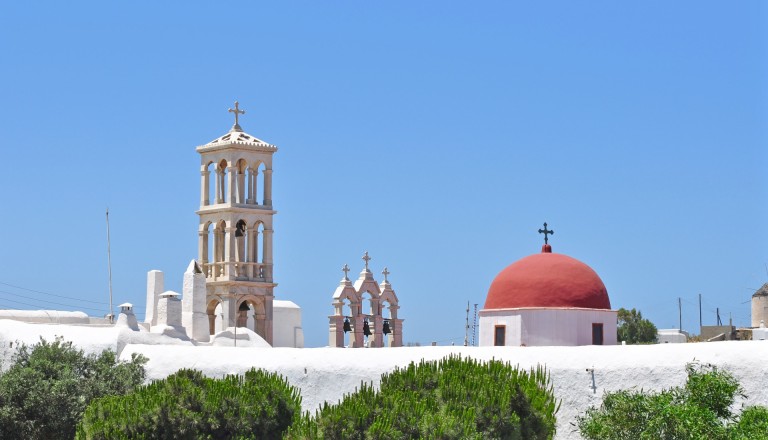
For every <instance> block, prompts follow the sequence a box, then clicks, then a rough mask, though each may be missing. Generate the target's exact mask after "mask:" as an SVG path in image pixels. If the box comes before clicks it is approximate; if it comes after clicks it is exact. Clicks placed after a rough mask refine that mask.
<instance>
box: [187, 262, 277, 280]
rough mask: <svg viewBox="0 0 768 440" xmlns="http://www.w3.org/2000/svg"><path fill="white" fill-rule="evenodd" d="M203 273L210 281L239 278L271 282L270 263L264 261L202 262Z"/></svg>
mask: <svg viewBox="0 0 768 440" xmlns="http://www.w3.org/2000/svg"><path fill="white" fill-rule="evenodd" d="M202 266H203V273H204V274H205V277H206V278H207V279H208V280H210V281H217V280H241V281H260V282H272V265H271V264H264V263H249V262H230V261H220V262H216V263H203V264H202Z"/></svg>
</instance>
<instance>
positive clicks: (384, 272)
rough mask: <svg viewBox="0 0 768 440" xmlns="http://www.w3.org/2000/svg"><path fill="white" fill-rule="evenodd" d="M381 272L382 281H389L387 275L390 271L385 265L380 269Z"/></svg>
mask: <svg viewBox="0 0 768 440" xmlns="http://www.w3.org/2000/svg"><path fill="white" fill-rule="evenodd" d="M381 273H382V274H383V275H384V282H385V283H388V282H389V281H388V280H387V275H389V273H390V272H389V271H388V270H387V268H386V267H385V268H384V270H382V271H381Z"/></svg>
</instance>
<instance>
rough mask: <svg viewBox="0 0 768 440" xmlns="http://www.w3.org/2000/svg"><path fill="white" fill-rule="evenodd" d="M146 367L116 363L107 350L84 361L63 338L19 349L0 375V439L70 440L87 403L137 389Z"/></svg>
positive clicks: (136, 361)
mask: <svg viewBox="0 0 768 440" xmlns="http://www.w3.org/2000/svg"><path fill="white" fill-rule="evenodd" d="M145 362H146V359H145V358H144V357H142V356H134V357H132V359H131V361H130V362H118V361H117V358H116V356H115V353H114V352H113V351H110V350H106V351H104V352H102V353H101V354H98V355H97V354H90V355H85V354H84V353H83V351H82V350H78V349H76V348H75V347H73V346H72V343H71V342H64V340H63V339H61V338H56V340H54V341H53V342H47V341H45V340H44V339H42V338H41V339H40V342H39V343H37V344H34V345H32V346H27V345H25V344H22V345H20V346H19V347H18V348H17V349H16V353H15V354H14V356H13V360H12V364H11V366H10V368H9V369H8V371H6V372H5V373H2V374H1V375H0V439H20V438H23V439H32V440H34V439H45V440H56V439H66V440H70V439H72V438H73V437H74V435H75V426H76V425H77V423H78V421H79V420H80V417H81V416H82V414H83V411H85V408H86V406H88V404H89V403H90V402H91V400H93V399H95V398H99V397H102V396H108V395H119V394H125V393H127V392H129V391H131V390H132V389H133V388H134V387H136V386H138V385H140V384H141V383H142V382H143V381H144V363H145Z"/></svg>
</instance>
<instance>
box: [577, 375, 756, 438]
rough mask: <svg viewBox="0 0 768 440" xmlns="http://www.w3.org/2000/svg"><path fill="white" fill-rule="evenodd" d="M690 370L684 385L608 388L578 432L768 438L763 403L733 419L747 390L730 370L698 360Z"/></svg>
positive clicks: (585, 434) (580, 422)
mask: <svg viewBox="0 0 768 440" xmlns="http://www.w3.org/2000/svg"><path fill="white" fill-rule="evenodd" d="M686 371H687V373H688V379H687V381H686V383H685V385H684V386H683V387H675V388H671V389H669V390H664V391H661V392H659V393H653V392H645V391H643V390H640V391H628V390H622V391H617V392H613V393H606V394H605V396H604V397H603V403H602V405H601V406H600V408H590V409H589V410H587V412H586V414H585V415H584V416H583V417H579V418H578V427H579V432H580V433H581V435H582V436H583V437H584V438H585V439H588V440H619V439H630V438H631V439H670V440H688V439H691V440H694V439H696V440H698V439H704V438H706V439H708V440H719V439H723V440H725V439H743V440H747V439H765V438H768V411H767V410H766V409H765V408H763V407H752V408H748V409H746V410H745V411H744V412H743V413H742V415H741V418H740V419H739V420H738V421H737V422H734V420H736V416H735V415H734V414H733V413H732V412H731V407H732V405H733V403H734V402H735V399H736V397H737V396H741V397H744V394H743V392H742V389H741V387H740V386H739V383H738V381H737V380H736V379H735V378H734V377H733V376H732V375H731V374H730V373H728V372H725V371H721V370H718V369H717V368H716V367H713V366H702V365H699V364H689V365H688V366H687V367H686Z"/></svg>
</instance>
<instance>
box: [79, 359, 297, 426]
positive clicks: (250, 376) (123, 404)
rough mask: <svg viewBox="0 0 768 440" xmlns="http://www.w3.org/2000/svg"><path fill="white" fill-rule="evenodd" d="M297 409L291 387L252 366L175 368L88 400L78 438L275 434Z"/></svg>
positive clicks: (285, 424) (295, 393)
mask: <svg viewBox="0 0 768 440" xmlns="http://www.w3.org/2000/svg"><path fill="white" fill-rule="evenodd" d="M300 411H301V397H300V395H299V392H298V390H297V389H296V388H294V387H292V386H291V385H289V384H288V382H287V381H286V380H285V379H284V378H283V377H282V376H280V375H278V374H275V373H268V372H266V371H264V370H257V369H251V370H249V371H247V372H246V373H245V376H239V375H229V376H225V377H224V378H223V379H212V378H208V377H205V376H203V374H202V373H201V372H199V371H196V370H186V369H185V370H179V371H178V372H176V373H175V374H173V375H171V376H168V377H167V378H165V379H163V380H158V381H155V382H152V383H151V384H149V385H146V386H142V387H139V388H138V389H137V390H136V391H135V392H134V393H132V394H128V395H125V396H115V397H106V398H103V399H99V400H96V401H94V402H93V403H91V405H90V406H89V407H88V409H87V410H86V411H85V415H84V416H83V420H82V422H81V423H80V424H79V425H78V427H77V437H76V438H77V439H79V440H85V439H88V440H92V439H147V440H149V439H190V440H191V439H279V438H281V436H282V434H283V432H284V431H285V430H286V429H287V428H288V426H290V425H291V423H293V422H294V420H295V419H296V418H297V417H298V415H299V413H300Z"/></svg>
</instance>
